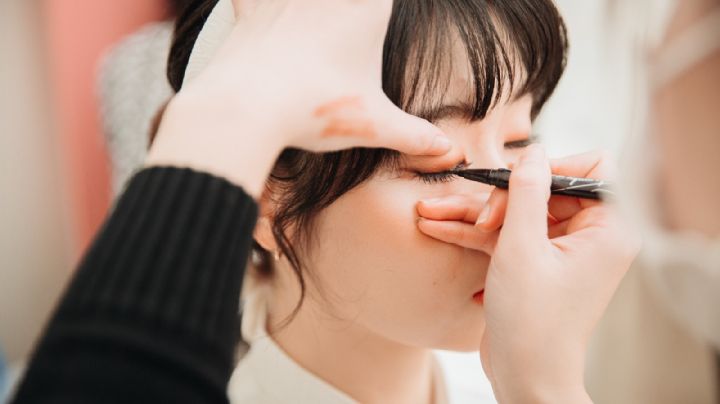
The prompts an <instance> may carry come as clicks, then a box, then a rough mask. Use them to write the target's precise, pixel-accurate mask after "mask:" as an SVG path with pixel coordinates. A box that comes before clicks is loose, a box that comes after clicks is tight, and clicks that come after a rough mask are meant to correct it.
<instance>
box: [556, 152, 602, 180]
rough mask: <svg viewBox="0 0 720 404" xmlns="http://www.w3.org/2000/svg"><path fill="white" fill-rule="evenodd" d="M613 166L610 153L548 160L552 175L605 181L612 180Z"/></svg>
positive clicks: (589, 153)
mask: <svg viewBox="0 0 720 404" xmlns="http://www.w3.org/2000/svg"><path fill="white" fill-rule="evenodd" d="M614 164H615V163H614V161H613V159H612V157H611V155H610V153H608V152H605V151H597V150H596V151H590V152H586V153H581V154H576V155H572V156H566V157H561V158H556V159H552V160H550V167H551V169H552V172H553V174H556V175H566V176H569V177H581V178H597V179H607V180H612V179H613V178H614V175H615V169H614Z"/></svg>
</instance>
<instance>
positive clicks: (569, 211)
mask: <svg viewBox="0 0 720 404" xmlns="http://www.w3.org/2000/svg"><path fill="white" fill-rule="evenodd" d="M582 209H583V205H582V203H581V202H580V198H576V197H573V196H565V195H553V196H552V197H551V198H550V202H548V213H549V214H550V215H552V217H553V218H555V219H556V220H557V221H563V220H567V219H569V218H571V217H573V216H574V215H576V214H577V213H578V212H580V211H581V210H582Z"/></svg>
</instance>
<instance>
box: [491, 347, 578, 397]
mask: <svg viewBox="0 0 720 404" xmlns="http://www.w3.org/2000/svg"><path fill="white" fill-rule="evenodd" d="M565 348H568V346H566V347H565ZM538 352H542V353H541V354H540V355H538ZM514 354H515V355H510V356H509V357H505V358H504V360H502V361H494V362H495V363H498V364H500V365H501V366H494V367H493V370H492V372H493V376H494V377H493V379H494V380H493V390H495V393H496V395H497V397H498V400H499V401H500V402H502V403H506V402H507V403H538V404H539V403H591V402H592V400H591V399H590V397H589V396H588V394H587V392H586V391H585V386H584V368H585V360H584V359H585V355H584V352H580V351H578V350H575V349H565V350H563V352H561V353H560V352H556V353H552V352H550V351H548V350H537V349H536V350H533V351H532V352H528V351H523V350H522V349H517V350H515V351H514ZM498 359H499V358H498Z"/></svg>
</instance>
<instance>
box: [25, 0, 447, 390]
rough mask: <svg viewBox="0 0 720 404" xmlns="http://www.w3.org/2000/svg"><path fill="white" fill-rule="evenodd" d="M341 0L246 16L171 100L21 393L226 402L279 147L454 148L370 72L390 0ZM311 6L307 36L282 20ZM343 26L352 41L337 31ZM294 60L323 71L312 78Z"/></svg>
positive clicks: (302, 18) (300, 17)
mask: <svg viewBox="0 0 720 404" xmlns="http://www.w3.org/2000/svg"><path fill="white" fill-rule="evenodd" d="M269 3H272V4H273V5H278V4H280V3H281V2H269ZM293 4H295V3H293ZM332 4H333V7H330V8H329V7H321V4H318V5H317V6H315V7H312V6H311V5H310V4H305V3H304V2H303V4H302V6H295V7H291V6H288V7H285V8H283V10H284V12H285V14H284V15H283V19H282V21H283V22H282V23H280V22H278V23H274V24H269V23H268V18H269V19H270V20H272V19H273V18H274V17H276V16H275V15H273V14H272V13H267V12H261V13H258V14H251V15H249V16H247V17H246V18H249V19H250V21H247V20H244V21H243V23H245V24H244V25H245V30H244V31H243V32H242V33H241V34H239V33H236V34H234V35H233V37H231V38H230V39H229V41H228V42H227V44H226V47H225V49H224V51H223V52H224V55H220V56H219V57H218V58H217V59H216V60H215V61H214V62H213V63H211V65H210V67H209V68H208V69H207V71H206V73H204V74H202V75H201V76H200V77H199V78H198V80H197V81H195V82H194V83H193V85H190V86H188V87H186V88H185V89H184V90H183V92H182V93H181V94H179V95H178V96H177V97H176V98H175V99H174V100H173V101H172V102H171V103H170V105H169V107H168V109H167V112H166V115H165V117H164V120H163V123H162V125H161V127H160V129H159V133H158V135H157V137H156V141H155V144H154V146H153V147H152V149H151V151H150V155H149V158H148V160H147V168H146V169H144V170H142V171H140V172H139V173H138V174H136V175H135V176H134V177H133V178H132V180H131V181H130V183H129V185H128V187H127V188H126V190H125V191H124V192H123V194H122V196H121V197H120V198H119V200H118V201H117V203H116V205H115V206H114V209H113V211H112V213H111V214H110V216H109V217H108V218H107V220H106V222H105V223H104V225H103V227H102V229H101V230H100V232H99V233H98V234H97V236H96V238H95V240H94V242H93V244H92V246H91V248H90V249H89V250H88V252H87V253H86V255H85V256H84V258H83V260H82V262H81V264H80V266H79V268H78V269H77V271H76V274H75V276H74V277H73V279H72V280H71V282H70V285H69V287H68V289H67V290H66V292H65V294H64V296H63V297H62V300H61V301H60V303H59V305H58V308H57V309H56V311H55V313H54V314H53V315H52V317H51V319H50V322H49V323H48V325H47V327H46V329H45V331H44V333H43V335H42V336H41V339H40V341H39V343H38V345H37V347H36V349H35V352H34V354H33V357H32V360H31V361H30V363H29V364H28V368H27V372H26V374H25V377H24V379H23V381H22V382H21V384H20V386H19V388H18V390H17V393H16V395H15V397H14V399H13V402H14V403H49V402H52V403H90V402H92V403H127V402H132V403H140V402H148V403H194V404H197V403H223V402H227V397H226V391H225V390H226V385H227V382H228V380H229V377H230V374H231V372H232V369H233V366H234V355H233V353H234V348H235V344H236V343H237V341H238V338H239V313H238V303H239V298H240V288H241V282H242V279H243V272H244V268H245V265H246V263H247V259H248V254H249V251H250V246H251V241H252V231H253V228H254V225H255V220H256V217H257V206H256V203H255V201H254V200H253V196H255V197H258V196H259V195H260V192H261V190H262V187H263V183H264V181H265V179H266V176H267V173H268V172H269V170H270V167H271V165H272V164H273V162H274V161H275V159H276V157H277V155H278V153H279V152H280V151H281V150H282V149H283V148H284V147H286V146H296V147H305V148H308V149H311V150H333V149H336V148H343V147H352V146H375V147H388V148H395V149H398V150H400V151H403V152H406V153H411V154H424V153H427V154H443V153H445V152H447V151H448V149H449V147H450V145H449V144H448V142H446V141H443V140H444V138H442V135H441V134H440V133H439V130H438V129H436V128H435V127H434V126H432V125H430V124H429V123H428V122H426V121H423V120H420V119H418V118H415V117H412V116H410V115H407V114H405V113H403V112H402V111H400V110H399V109H397V108H395V107H394V106H393V105H392V104H391V103H390V102H389V101H387V99H386V98H384V95H382V90H381V88H380V81H379V77H376V76H378V75H379V71H380V55H381V52H382V40H383V38H384V33H385V31H384V30H385V29H386V27H387V21H388V19H389V12H390V5H391V1H390V0H382V1H380V0H375V1H363V2H359V1H357V0H355V1H337V0H334V1H333V3H332ZM271 11H272V10H271ZM309 14H310V17H311V20H313V21H326V22H332V24H329V25H328V26H323V24H314V25H313V28H314V29H307V30H303V31H302V32H303V34H298V33H297V32H294V31H293V30H292V29H291V27H289V26H288V25H290V26H298V24H299V25H301V26H307V23H306V22H307V21H308V20H307V19H306V18H307V17H308V15H309ZM337 23H339V24H337ZM247 27H257V29H258V30H257V32H255V31H252V30H250V31H248V29H247ZM268 27H272V29H273V31H272V32H269V31H268ZM333 30H335V31H340V32H334V31H333ZM318 36H320V37H323V38H328V39H327V42H332V43H323V42H322V41H321V40H318ZM342 36H347V37H348V38H347V41H342V40H341V41H337V39H338V38H341V37H342ZM252 38H256V39H263V40H264V42H263V46H262V47H257V46H254V45H253V43H254V42H253V41H252V40H249V39H252ZM273 41H275V42H273ZM340 44H342V45H340ZM347 44H351V45H353V46H355V47H356V48H357V49H352V48H350V49H348V48H346V46H347ZM303 47H310V48H313V52H314V53H313V54H312V55H310V54H308V53H306V54H305V55H304V56H312V57H302V58H300V59H299V60H283V59H279V60H278V59H272V58H270V59H267V56H268V55H266V53H267V52H265V51H264V50H265V49H272V53H273V54H277V55H287V54H292V53H293V51H295V50H298V49H302V48H303ZM354 50H357V51H358V54H355V53H354V52H353V51H354ZM235 54H241V55H242V56H241V57H236V56H235ZM253 55H255V56H256V57H253ZM374 56H377V57H376V58H375V57H374ZM356 57H359V58H360V59H356ZM244 60H253V61H254V62H255V63H257V65H253V66H247V65H246V64H245V63H244V62H243V61H244ZM328 60H332V61H334V63H328V62H327V61H328ZM295 69H299V70H301V71H306V72H312V71H316V70H321V71H320V72H319V73H318V75H317V76H313V77H307V80H305V81H302V80H301V81H302V82H303V83H306V84H307V86H305V87H302V86H300V85H299V84H298V83H299V81H298V80H297V74H296V73H297V72H296V71H295ZM331 77H332V78H334V79H331ZM376 79H377V80H376ZM258 82H262V83H275V84H276V85H277V86H280V88H268V87H271V86H264V87H257V86H256V83H258ZM345 83H351V84H349V85H340V84H345ZM278 94H279V95H278ZM160 166H165V167H160ZM178 167H184V168H178Z"/></svg>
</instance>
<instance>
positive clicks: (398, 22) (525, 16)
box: [167, 0, 567, 311]
mask: <svg viewBox="0 0 720 404" xmlns="http://www.w3.org/2000/svg"><path fill="white" fill-rule="evenodd" d="M217 1H218V0H188V1H186V2H185V4H184V5H183V7H181V9H179V10H178V18H177V24H176V28H175V37H174V40H173V43H172V48H171V51H170V57H169V63H168V69H167V73H168V79H169V80H170V84H171V85H172V87H173V88H174V89H175V91H179V90H180V88H181V87H182V84H183V83H182V82H183V77H184V74H185V68H186V67H187V64H188V60H189V57H190V53H191V51H192V48H193V45H194V44H195V40H196V39H197V37H198V35H199V33H200V30H201V29H202V26H203V24H205V21H206V20H207V18H208V16H209V14H210V12H211V11H212V9H213V7H214V6H215V4H216V3H217ZM454 41H460V42H461V45H462V48H463V49H464V50H465V52H466V54H467V57H468V63H469V67H470V68H471V72H472V82H471V83H469V86H471V90H472V91H471V93H472V99H471V100H468V102H469V105H471V107H472V108H471V113H470V114H469V115H471V116H469V117H468V118H469V119H471V120H476V119H482V118H483V117H484V116H485V115H486V114H487V113H488V111H489V110H490V109H492V107H493V106H494V105H495V103H496V102H497V101H498V99H499V97H500V96H501V95H502V94H503V90H508V89H503V88H502V87H503V86H504V85H505V83H509V84H510V86H511V89H510V90H511V91H510V92H512V93H513V94H515V95H516V96H519V95H525V94H530V95H531V96H532V99H533V106H532V114H533V117H535V116H536V115H537V113H538V112H539V111H540V109H541V108H542V106H543V104H544V103H545V101H546V100H547V99H548V97H549V96H550V95H551V94H552V92H553V90H554V89H555V86H556V85H557V82H558V80H559V79H560V76H561V75H562V72H563V70H564V68H565V61H566V53H567V40H566V31H565V25H564V23H563V21H562V18H561V17H560V15H559V13H558V11H557V9H556V8H555V6H554V4H553V3H552V1H551V0H506V1H494V0H396V1H395V3H394V6H393V11H392V16H391V18H390V23H389V27H388V33H387V37H386V39H385V46H384V53H383V66H382V73H383V77H382V85H383V90H384V91H385V93H386V94H387V95H388V97H389V98H390V100H391V101H392V102H394V103H395V104H396V105H398V106H399V107H400V108H402V109H404V110H406V111H408V112H410V113H415V114H418V115H421V116H422V115H423V112H422V111H433V110H436V109H435V108H433V106H436V104H437V103H438V102H439V101H441V95H442V94H443V93H444V91H445V89H446V88H447V85H448V83H449V79H450V77H449V74H448V69H447V66H448V61H450V60H451V57H452V54H451V53H452V49H453V47H452V46H451V45H452V43H453V42H454ZM422 117H423V118H426V119H429V120H431V121H432V120H433V119H434V117H433V116H431V115H426V116H422ZM397 157H398V153H397V152H394V151H390V150H385V149H361V148H357V149H351V150H344V151H339V152H332V153H319V154H318V153H310V152H306V151H302V150H297V149H286V150H285V151H283V152H282V154H281V155H280V157H279V158H278V160H277V162H276V165H275V167H274V169H273V171H272V174H271V177H270V178H269V180H268V190H269V193H270V194H271V195H272V201H273V203H274V205H275V209H274V211H275V213H274V216H273V225H272V228H273V234H274V236H275V238H276V240H277V243H278V245H279V246H280V249H281V250H282V252H283V254H284V255H285V256H286V257H287V258H288V260H289V262H290V264H291V265H292V267H293V269H294V271H295V273H296V275H297V279H298V281H299V283H300V288H301V299H300V301H299V302H298V305H297V306H296V309H295V311H297V310H298V309H299V307H300V305H301V304H302V299H303V298H304V296H305V278H304V276H303V275H305V274H308V275H310V276H312V273H308V272H307V271H306V268H304V267H303V263H302V261H301V259H300V257H299V256H298V254H297V253H296V250H295V248H294V247H296V246H307V245H308V243H309V242H311V241H312V237H311V236H312V234H313V232H312V224H313V219H314V218H315V216H316V215H317V213H318V212H320V211H321V210H322V209H324V208H325V207H327V206H328V205H330V204H331V203H333V201H335V200H336V199H338V198H339V197H340V196H342V195H343V194H344V193H346V192H348V191H349V190H351V189H353V188H354V187H355V186H357V185H359V184H361V183H362V182H363V181H365V180H367V179H368V178H370V177H371V176H372V175H373V174H374V173H375V172H376V171H377V170H378V169H379V168H381V167H384V166H387V165H388V164H390V163H392V162H393V161H395V160H396V158H397ZM289 234H292V236H289ZM255 251H256V253H257V254H260V256H261V257H263V259H262V260H261V262H262V264H261V265H259V271H260V272H261V273H262V274H265V275H270V274H271V273H272V270H273V268H272V264H271V260H270V259H269V257H270V255H269V253H268V252H267V251H264V250H263V249H262V248H261V247H260V246H259V245H257V244H256V245H255Z"/></svg>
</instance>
